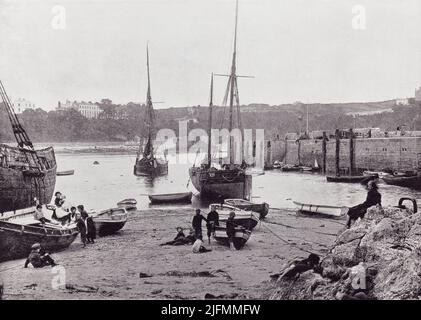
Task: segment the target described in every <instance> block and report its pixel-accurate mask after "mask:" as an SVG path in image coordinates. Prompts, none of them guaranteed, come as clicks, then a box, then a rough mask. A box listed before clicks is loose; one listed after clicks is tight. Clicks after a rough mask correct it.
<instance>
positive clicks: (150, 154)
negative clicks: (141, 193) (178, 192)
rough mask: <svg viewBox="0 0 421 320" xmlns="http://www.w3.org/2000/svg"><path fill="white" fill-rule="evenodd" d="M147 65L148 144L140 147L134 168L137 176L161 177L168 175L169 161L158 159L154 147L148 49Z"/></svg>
mask: <svg viewBox="0 0 421 320" xmlns="http://www.w3.org/2000/svg"><path fill="white" fill-rule="evenodd" d="M146 61H147V62H146V65H147V74H148V91H147V94H146V120H145V124H146V128H147V131H148V134H147V142H146V145H145V147H144V148H143V150H141V149H142V148H141V146H139V150H138V152H137V156H136V163H135V165H134V168H133V173H134V175H135V176H159V175H165V174H167V173H168V161H167V159H166V158H165V159H163V158H159V157H156V155H155V151H154V146H153V133H154V122H155V113H154V109H153V104H152V97H151V81H150V75H149V48H148V47H146Z"/></svg>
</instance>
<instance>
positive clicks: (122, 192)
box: [56, 154, 421, 210]
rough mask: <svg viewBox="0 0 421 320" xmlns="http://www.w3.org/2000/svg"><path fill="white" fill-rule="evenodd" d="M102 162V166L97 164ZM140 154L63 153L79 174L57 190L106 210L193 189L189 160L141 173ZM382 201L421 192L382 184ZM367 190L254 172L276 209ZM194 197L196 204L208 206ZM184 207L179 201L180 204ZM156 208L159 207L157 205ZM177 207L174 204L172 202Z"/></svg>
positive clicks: (261, 195) (342, 202) (341, 201)
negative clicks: (158, 172)
mask: <svg viewBox="0 0 421 320" xmlns="http://www.w3.org/2000/svg"><path fill="white" fill-rule="evenodd" d="M94 161H99V163H100V164H99V165H93V162H94ZM134 162H135V156H130V155H99V154H57V163H58V170H60V171H62V170H69V169H75V174H74V175H73V176H64V177H57V184H56V190H58V191H61V192H63V193H64V194H65V195H66V196H67V200H68V202H69V204H74V205H77V204H84V205H85V206H86V207H87V208H88V209H95V210H100V209H106V208H110V207H114V206H116V203H117V202H118V201H120V200H122V199H125V198H135V199H136V200H137V201H138V208H148V207H149V206H150V205H149V199H148V197H147V196H146V195H147V194H153V193H176V192H186V191H193V193H197V191H196V190H195V189H194V187H193V186H192V185H191V183H190V184H189V185H188V186H187V184H188V180H189V174H188V170H189V167H190V165H189V164H177V163H175V161H174V159H170V163H169V167H168V171H169V172H168V175H165V176H158V177H154V178H151V177H136V176H134V175H133V164H134ZM379 191H380V193H381V194H382V203H383V204H384V205H397V203H398V200H399V198H400V197H404V196H405V197H406V196H410V197H414V198H416V199H421V193H420V192H419V191H413V190H409V189H406V188H400V187H395V186H388V185H385V184H381V185H380V190H379ZM366 193H367V192H366V190H365V188H364V187H363V186H361V185H359V184H345V183H328V182H326V178H325V177H324V176H322V175H316V174H300V173H281V172H279V171H267V172H266V173H265V174H264V175H259V176H254V177H253V200H254V201H256V202H263V201H264V202H267V203H269V204H270V206H271V207H274V208H294V207H295V205H294V204H293V203H292V200H295V201H299V202H304V203H313V204H326V205H337V206H352V205H355V204H358V203H360V202H362V201H364V200H365V197H366ZM208 205H209V201H207V202H202V201H201V199H200V198H199V197H193V199H192V205H186V206H185V207H186V208H190V207H192V206H193V207H202V208H204V207H208ZM177 206H179V205H177ZM154 207H156V206H154ZM170 207H171V206H170Z"/></svg>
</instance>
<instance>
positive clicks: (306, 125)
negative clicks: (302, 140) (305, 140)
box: [306, 103, 308, 135]
mask: <svg viewBox="0 0 421 320" xmlns="http://www.w3.org/2000/svg"><path fill="white" fill-rule="evenodd" d="M306 135H308V103H307V122H306Z"/></svg>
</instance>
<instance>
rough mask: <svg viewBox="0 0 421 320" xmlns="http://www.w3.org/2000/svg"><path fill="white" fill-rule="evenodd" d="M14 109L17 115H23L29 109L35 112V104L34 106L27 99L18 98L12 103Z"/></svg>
mask: <svg viewBox="0 0 421 320" xmlns="http://www.w3.org/2000/svg"><path fill="white" fill-rule="evenodd" d="M12 107H13V110H15V112H16V113H22V112H24V111H25V110H28V109H31V110H34V109H35V104H33V103H32V102H31V101H28V100H26V99H25V98H18V99H16V100H14V101H13V102H12Z"/></svg>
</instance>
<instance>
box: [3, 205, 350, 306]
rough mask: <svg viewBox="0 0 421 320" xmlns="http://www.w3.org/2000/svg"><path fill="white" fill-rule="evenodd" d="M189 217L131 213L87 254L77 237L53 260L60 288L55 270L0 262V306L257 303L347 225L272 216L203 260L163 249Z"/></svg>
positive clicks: (187, 212)
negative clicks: (61, 274)
mask: <svg viewBox="0 0 421 320" xmlns="http://www.w3.org/2000/svg"><path fill="white" fill-rule="evenodd" d="M193 214H194V210H193V209H185V208H183V209H171V210H170V209H168V210H167V209H148V210H142V211H135V212H132V213H129V220H128V222H127V223H126V225H125V227H124V228H123V229H122V230H121V231H120V232H119V233H118V234H116V235H113V236H107V237H103V238H98V239H97V241H96V243H95V244H91V245H88V246H87V247H86V248H82V244H81V242H80V238H79V237H78V238H77V239H76V241H75V242H74V243H73V244H72V245H71V246H70V247H69V249H67V250H65V251H62V252H57V253H54V254H53V255H52V256H53V258H54V259H55V260H56V262H57V263H59V264H60V266H62V267H64V269H63V270H64V271H65V285H60V286H59V288H56V289H53V288H52V284H53V283H59V284H60V282H57V273H54V272H57V271H59V270H55V269H52V268H50V267H45V268H43V269H33V268H31V267H30V268H28V269H24V268H23V265H24V260H14V261H7V262H4V263H0V279H1V280H2V281H3V282H4V296H3V299H204V298H205V295H206V294H212V295H213V296H216V297H219V298H230V299H260V298H261V297H262V296H263V295H264V292H265V289H266V288H267V287H268V285H269V281H270V275H271V274H274V273H279V272H280V270H281V268H282V267H283V265H284V264H285V263H286V262H287V261H289V260H291V259H293V258H295V257H306V256H307V255H308V253H307V251H311V252H314V253H317V254H320V255H324V254H325V253H326V252H327V251H328V250H329V248H330V246H331V245H332V244H333V241H334V240H335V236H336V234H337V233H338V231H339V230H340V229H341V228H343V224H344V220H333V219H323V218H315V217H308V216H302V215H297V214H296V213H295V212H293V211H288V210H271V212H270V213H269V215H268V216H267V218H266V222H261V223H260V224H259V225H257V227H256V228H255V229H254V231H253V233H252V236H251V238H250V239H249V241H248V242H247V244H246V246H245V247H244V248H243V249H242V250H240V251H230V250H229V249H228V248H227V247H225V246H222V245H220V244H218V243H217V242H215V241H214V240H213V241H212V243H211V245H210V246H208V245H207V247H208V248H211V249H212V252H208V253H202V254H194V253H192V251H191V246H189V245H187V246H160V244H161V243H163V242H166V241H170V240H172V239H173V238H174V236H175V235H176V231H175V228H176V227H177V226H181V227H183V228H186V229H187V228H188V227H189V226H190V222H191V219H192V217H193ZM203 231H204V235H206V231H205V228H204V230H203ZM186 233H187V232H186ZM205 242H206V241H205ZM206 244H207V243H206ZM141 274H142V276H140V275H141Z"/></svg>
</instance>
